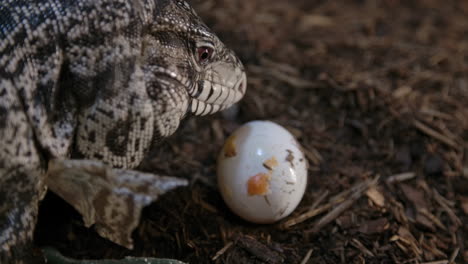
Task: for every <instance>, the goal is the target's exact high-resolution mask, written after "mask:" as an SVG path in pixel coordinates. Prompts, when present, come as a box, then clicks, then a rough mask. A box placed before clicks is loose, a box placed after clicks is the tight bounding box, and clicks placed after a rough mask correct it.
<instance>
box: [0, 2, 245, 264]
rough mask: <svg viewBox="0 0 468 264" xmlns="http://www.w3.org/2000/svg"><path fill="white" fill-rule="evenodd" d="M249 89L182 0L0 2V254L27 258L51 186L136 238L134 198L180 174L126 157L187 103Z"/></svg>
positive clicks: (232, 97) (235, 97)
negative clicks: (141, 167) (149, 169)
mask: <svg viewBox="0 0 468 264" xmlns="http://www.w3.org/2000/svg"><path fill="white" fill-rule="evenodd" d="M245 89H246V80H245V73H244V69H243V66H242V64H241V62H240V61H239V60H238V58H237V57H236V56H235V54H234V53H233V52H232V51H231V50H229V49H227V48H226V47H225V46H224V45H223V43H222V42H221V41H220V40H219V39H218V38H217V37H216V36H215V35H214V34H213V33H212V32H211V31H210V30H209V29H208V28H207V26H206V25H205V24H203V22H202V21H201V20H200V19H199V17H198V16H197V15H196V13H195V12H194V11H193V10H192V8H191V7H190V6H189V5H188V4H187V3H185V2H184V1H178V0H173V1H172V0H97V1H95V0H76V1H60V0H40V1H28V0H5V1H3V2H2V3H0V201H3V202H2V203H1V204H0V262H1V263H23V261H25V259H26V258H27V256H26V255H27V254H29V253H27V252H28V250H24V249H25V248H28V247H29V246H30V244H31V241H32V235H33V230H34V225H35V222H36V218H37V208H38V203H39V201H40V200H41V199H42V197H43V196H44V194H45V191H46V189H47V187H48V188H50V189H52V191H54V192H57V193H58V194H59V195H60V196H62V198H64V199H65V200H66V201H68V202H69V203H71V204H72V205H73V206H74V207H75V208H77V209H78V211H80V213H82V214H83V215H84V216H83V217H84V218H85V222H88V223H87V225H91V224H93V223H95V222H98V223H99V221H101V220H102V225H103V227H102V228H101V229H100V230H101V232H99V230H98V232H99V233H100V234H101V235H103V236H105V237H107V238H109V239H111V240H112V241H114V242H116V243H119V244H122V245H124V246H127V247H131V239H130V238H129V237H128V236H129V233H128V232H130V233H131V230H132V229H133V228H134V226H135V222H136V223H137V222H138V219H139V209H138V208H140V207H141V206H144V205H146V204H148V203H149V202H150V201H152V200H154V199H156V198H157V196H158V195H160V194H162V193H163V192H165V191H167V190H170V189H172V188H174V187H176V186H180V185H183V184H184V182H182V181H178V180H177V179H174V178H169V177H159V176H156V175H152V174H145V173H138V172H136V171H133V170H131V169H133V168H135V167H136V166H138V164H139V163H140V162H141V161H142V159H143V158H144V157H145V155H146V154H147V151H148V150H149V149H150V148H151V147H152V146H154V144H155V143H156V142H157V141H158V140H159V139H161V138H165V137H167V136H169V135H171V134H172V133H174V132H175V130H176V129H177V127H178V126H179V123H180V121H181V120H182V119H183V117H184V116H185V115H186V114H187V113H193V114H196V115H205V114H209V113H214V112H216V111H219V110H222V109H225V108H227V107H228V106H230V105H232V104H234V103H235V102H237V101H239V100H240V99H241V97H242V96H243V94H244V93H245ZM51 179H52V180H51ZM69 182H72V184H71V185H70V186H67V187H62V186H64V185H67V184H68V183H69ZM107 185H112V186H114V187H115V188H114V187H112V186H111V187H107ZM142 186H146V187H145V188H143V189H145V190H142V188H141V187H142ZM148 186H151V188H150V187H148ZM76 193H81V195H78V194H76ZM121 197H125V199H124V198H121ZM119 199H123V200H119ZM126 199H127V200H126ZM82 200H85V202H83V201H82ZM130 200H131V203H137V204H138V206H133V205H132V206H127V207H128V208H127V207H126V206H118V205H119V203H121V204H122V203H125V202H128V201H130ZM99 201H106V202H105V203H104V202H99ZM140 201H142V202H140ZM121 204H120V205H121ZM134 207H135V208H134ZM116 208H117V209H116ZM122 208H124V209H122ZM119 210H121V212H119V213H120V215H121V218H122V219H120V218H118V219H120V220H121V221H120V220H119V221H120V222H119V224H115V225H113V223H109V220H108V219H107V218H109V217H108V216H109V215H111V214H113V213H116V211H119ZM85 215H86V216H85ZM129 215H131V217H130V216H129ZM127 216H128V217H129V218H131V219H130V220H129V219H127V218H126V217H127ZM106 221H107V222H106ZM116 221H117V220H116ZM130 222H131V224H129V223H130ZM124 223H126V224H128V225H129V226H130V228H129V231H127V233H125V234H124V235H119V234H115V233H116V232H118V231H117V228H118V227H119V226H120V227H121V226H122V225H123V224H124ZM106 225H107V226H106Z"/></svg>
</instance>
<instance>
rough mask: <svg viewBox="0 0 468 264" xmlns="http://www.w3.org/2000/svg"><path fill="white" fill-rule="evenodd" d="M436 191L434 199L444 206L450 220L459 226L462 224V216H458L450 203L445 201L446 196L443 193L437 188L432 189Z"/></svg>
mask: <svg viewBox="0 0 468 264" xmlns="http://www.w3.org/2000/svg"><path fill="white" fill-rule="evenodd" d="M432 191H433V192H434V199H435V200H436V201H437V202H438V203H439V204H440V206H442V208H443V209H444V211H445V212H446V213H447V214H448V216H449V218H450V220H451V221H452V222H453V223H454V224H455V225H456V227H457V228H458V227H459V226H462V221H461V220H460V218H458V217H457V215H456V214H455V213H454V212H453V210H452V209H451V208H450V207H449V205H448V204H447V203H446V202H445V201H444V200H445V198H443V197H442V195H440V194H439V192H437V190H436V189H432Z"/></svg>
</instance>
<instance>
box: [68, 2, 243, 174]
mask: <svg viewBox="0 0 468 264" xmlns="http://www.w3.org/2000/svg"><path fill="white" fill-rule="evenodd" d="M142 2H144V4H143V3H142ZM132 3H133V5H132V16H133V18H137V19H133V20H132V19H129V20H128V21H127V20H125V19H124V20H122V21H119V23H118V24H119V25H120V24H122V25H123V26H122V25H120V26H121V27H122V28H123V29H122V32H123V34H120V35H119V34H118V33H116V34H112V33H113V32H111V33H109V32H107V31H106V34H107V35H105V34H104V35H105V36H110V38H109V39H110V40H109V43H111V44H109V43H107V44H106V45H105V48H103V49H104V50H105V52H103V51H101V50H100V49H93V50H96V54H98V55H100V56H101V57H103V58H105V59H104V60H102V61H101V62H100V63H94V62H95V61H98V62H99V59H96V58H95V57H98V58H100V56H94V57H92V56H91V57H92V58H91V59H83V58H87V57H86V56H84V55H81V53H80V57H79V58H78V59H75V60H72V63H73V66H72V67H71V68H72V69H74V71H75V74H76V72H78V74H81V75H83V73H81V72H80V71H82V69H88V68H89V67H95V68H98V69H100V70H101V71H102V72H101V73H100V74H99V76H98V78H97V79H98V81H96V83H93V82H92V81H91V82H76V83H75V84H74V85H75V86H79V87H81V86H84V88H80V89H77V90H79V92H76V93H74V96H76V98H77V99H76V100H77V102H79V103H78V104H79V105H80V113H79V115H78V117H79V118H78V123H79V125H78V131H77V143H76V146H77V150H78V152H79V153H81V154H82V155H83V156H85V157H86V158H88V159H98V160H102V161H104V162H105V163H107V164H111V165H112V166H114V167H119V168H133V167H135V166H137V165H138V164H139V163H140V162H141V160H142V158H143V157H144V155H145V153H146V151H147V150H148V149H149V148H150V146H151V145H153V143H155V142H157V141H158V139H160V138H165V137H167V136H169V135H172V134H173V133H174V132H175V131H176V129H177V128H178V126H179V124H180V121H181V120H182V119H183V118H184V116H186V115H187V114H194V115H206V114H210V113H214V112H216V111H220V110H222V109H225V108H227V107H229V106H231V105H232V104H234V103H236V102H238V101H239V100H240V99H241V98H242V96H243V95H244V93H245V89H246V76H245V72H244V67H243V66H242V63H241V62H240V60H239V59H238V58H237V57H236V55H235V54H234V52H233V51H232V50H230V49H228V48H226V46H225V45H224V44H223V43H222V42H221V41H220V40H219V39H218V37H217V36H216V35H215V34H214V33H213V32H212V31H211V30H210V29H209V28H208V27H207V26H206V25H205V24H204V23H203V22H202V21H201V20H200V18H199V17H198V16H197V15H196V13H195V12H194V11H193V9H192V8H190V6H188V4H186V3H185V2H184V1H180V0H148V1H141V2H140V1H133V2H132ZM123 7H125V6H123ZM112 10H113V9H112ZM113 11H115V10H113ZM120 13H125V12H123V11H122V12H119V14H120ZM103 19H104V20H105V19H106V17H105V16H103ZM125 23H128V24H125ZM116 28H119V27H117V26H116ZM106 49H107V50H106ZM84 50H85V51H86V52H88V53H89V51H90V50H91V49H89V48H87V47H85V48H84ZM86 52H83V53H84V54H87V53H86ZM103 54H106V56H103ZM109 54H110V55H109ZM91 55H93V54H91ZM83 62H89V63H88V64H85V65H82V63H83ZM75 64H76V65H78V66H76V65H75ZM87 72H93V71H91V70H88V71H85V73H87ZM82 79H83V80H88V79H89V78H87V77H86V76H85V77H84V78H82ZM89 83H91V84H89ZM89 86H91V88H89ZM92 87H99V89H94V90H93V89H92ZM88 95H89V96H88ZM90 98H92V99H90Z"/></svg>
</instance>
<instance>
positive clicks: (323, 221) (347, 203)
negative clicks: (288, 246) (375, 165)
mask: <svg viewBox="0 0 468 264" xmlns="http://www.w3.org/2000/svg"><path fill="white" fill-rule="evenodd" d="M379 178H380V177H379V176H377V177H375V178H374V179H372V180H366V181H364V182H363V183H361V184H358V185H357V186H359V188H357V190H356V192H354V193H353V194H352V195H351V196H350V197H349V198H347V199H346V200H345V201H344V202H342V203H341V204H340V205H338V206H337V207H335V208H334V209H333V210H331V211H330V212H329V213H328V214H326V215H324V216H323V217H322V218H320V220H319V221H318V222H317V223H316V224H315V226H314V227H313V228H312V229H309V230H306V231H305V232H306V234H309V233H316V232H317V231H319V230H320V229H322V228H323V227H324V226H326V225H327V224H329V223H330V222H331V221H333V220H334V219H336V218H337V217H338V216H339V215H340V214H341V213H343V212H344V211H346V210H347V209H348V208H350V207H351V205H353V203H354V202H355V201H357V200H358V199H359V198H361V196H362V195H363V194H364V192H365V191H366V190H367V189H368V188H369V187H371V186H374V185H375V184H376V183H377V182H378V180H379ZM353 189H354V188H353Z"/></svg>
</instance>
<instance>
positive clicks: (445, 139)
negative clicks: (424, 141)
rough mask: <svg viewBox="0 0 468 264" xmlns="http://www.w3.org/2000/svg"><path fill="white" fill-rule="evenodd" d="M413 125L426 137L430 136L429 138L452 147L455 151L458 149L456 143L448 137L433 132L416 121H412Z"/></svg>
mask: <svg viewBox="0 0 468 264" xmlns="http://www.w3.org/2000/svg"><path fill="white" fill-rule="evenodd" d="M413 125H414V126H415V127H416V128H417V129H419V130H420V131H421V132H423V133H425V134H426V135H428V136H431V137H433V138H435V139H437V140H439V141H440V142H442V143H445V144H446V145H448V146H450V147H452V148H454V149H457V147H458V145H457V143H456V142H455V141H454V140H452V139H451V138H449V137H447V136H445V135H443V134H441V133H439V132H437V131H435V130H434V129H432V128H430V127H428V126H426V125H425V124H423V123H421V122H419V121H418V120H414V121H413Z"/></svg>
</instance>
